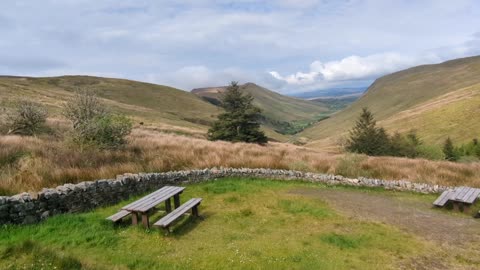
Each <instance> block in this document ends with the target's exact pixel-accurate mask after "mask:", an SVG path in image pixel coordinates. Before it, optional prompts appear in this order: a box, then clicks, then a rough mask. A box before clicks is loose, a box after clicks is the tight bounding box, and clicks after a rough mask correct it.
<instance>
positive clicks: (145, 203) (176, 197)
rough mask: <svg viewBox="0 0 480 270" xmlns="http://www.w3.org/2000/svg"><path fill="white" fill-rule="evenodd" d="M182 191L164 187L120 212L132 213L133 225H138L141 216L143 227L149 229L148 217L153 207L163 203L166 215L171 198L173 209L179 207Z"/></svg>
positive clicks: (169, 207) (179, 188) (181, 188)
mask: <svg viewBox="0 0 480 270" xmlns="http://www.w3.org/2000/svg"><path fill="white" fill-rule="evenodd" d="M184 189H185V188H184V187H174V186H164V187H163V188H161V189H159V190H157V191H155V192H153V193H151V194H149V195H147V196H145V197H143V198H141V199H139V200H137V201H134V202H132V203H131V204H129V205H126V206H124V207H122V210H126V211H129V212H131V213H132V224H133V225H136V224H138V215H141V216H142V224H143V226H144V227H146V228H149V227H150V222H149V215H150V214H152V212H153V210H155V207H156V206H157V205H159V204H161V203H162V202H165V210H166V211H167V213H169V212H171V211H172V203H171V198H172V197H173V204H174V207H175V208H178V207H179V206H180V194H181V193H182V192H183V190H184Z"/></svg>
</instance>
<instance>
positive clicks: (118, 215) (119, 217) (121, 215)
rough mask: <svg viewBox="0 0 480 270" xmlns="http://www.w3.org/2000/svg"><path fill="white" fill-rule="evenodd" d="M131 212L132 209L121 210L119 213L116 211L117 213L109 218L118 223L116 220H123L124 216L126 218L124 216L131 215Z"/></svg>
mask: <svg viewBox="0 0 480 270" xmlns="http://www.w3.org/2000/svg"><path fill="white" fill-rule="evenodd" d="M130 214H131V212H130V211H127V210H120V212H118V213H116V214H114V215H111V216H109V217H108V218H107V219H108V220H111V221H113V222H114V223H116V222H118V221H120V220H122V218H124V217H126V216H128V215H130Z"/></svg>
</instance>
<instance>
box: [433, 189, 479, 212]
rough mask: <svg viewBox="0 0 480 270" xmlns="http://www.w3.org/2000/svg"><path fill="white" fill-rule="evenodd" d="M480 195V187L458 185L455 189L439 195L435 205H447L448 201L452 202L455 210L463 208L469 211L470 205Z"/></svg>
mask: <svg viewBox="0 0 480 270" xmlns="http://www.w3.org/2000/svg"><path fill="white" fill-rule="evenodd" d="M479 196H480V189H478V188H471V187H457V188H455V189H454V190H446V191H444V192H443V193H442V194H441V195H440V197H438V198H437V199H436V200H435V202H433V205H435V206H438V207H443V206H445V205H446V204H447V203H448V202H452V204H453V208H454V209H455V210H460V208H463V210H464V211H469V208H470V206H471V205H472V204H473V203H475V201H476V200H477V199H478V197H479Z"/></svg>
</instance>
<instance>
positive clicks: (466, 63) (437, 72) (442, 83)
mask: <svg viewBox="0 0 480 270" xmlns="http://www.w3.org/2000/svg"><path fill="white" fill-rule="evenodd" d="M479 74H480V56H477V57H470V58H463V59H457V60H452V61H448V62H445V63H442V64H437V65H425V66H418V67H414V68H410V69H407V70H404V71H400V72H396V73H393V74H390V75H387V76H384V77H382V78H380V79H378V80H376V81H375V82H374V83H373V84H372V86H371V87H370V88H369V89H368V91H367V92H366V94H365V95H364V96H362V97H361V98H360V99H359V100H358V101H357V102H355V103H353V104H352V105H351V106H350V107H348V108H347V109H345V110H344V111H341V112H339V113H337V114H335V115H333V116H332V117H331V118H330V119H327V120H324V121H322V122H320V123H318V124H317V125H315V126H313V127H311V128H308V129H306V130H305V131H303V132H302V133H301V134H300V135H301V136H304V137H307V138H309V139H310V140H311V141H313V142H312V143H311V145H312V146H318V147H320V146H325V145H332V144H333V143H335V141H336V139H338V138H339V136H340V135H342V134H345V132H346V131H347V130H348V129H350V128H351V127H352V126H353V124H354V121H355V119H356V118H357V117H358V115H359V112H360V110H361V108H362V107H368V108H369V109H370V110H371V111H372V112H373V113H374V114H375V116H376V118H377V120H387V119H391V122H392V123H391V124H390V125H389V126H387V127H390V128H391V129H393V130H395V128H396V127H399V128H402V126H404V127H406V126H407V124H406V122H403V123H394V122H395V119H396V115H397V114H398V113H400V112H402V111H405V110H408V109H412V108H414V107H415V106H417V105H420V104H425V103H426V102H427V103H428V102H429V101H432V100H433V99H435V98H438V97H440V96H442V95H445V94H448V93H450V92H453V91H457V90H462V89H464V88H466V87H471V86H473V85H476V84H478V83H480V76H479ZM452 106H458V105H452ZM477 116H478V114H472V115H469V117H462V118H459V119H456V121H457V127H458V128H456V129H451V130H450V131H451V132H452V133H450V134H448V135H450V136H451V137H453V138H454V139H457V138H458V139H463V134H464V132H465V131H467V130H469V129H471V127H469V126H467V125H466V124H467V123H466V121H469V120H470V119H471V118H472V117H473V118H475V117H477ZM440 117H441V119H443V118H444V117H449V116H448V115H445V114H441V115H440ZM421 118H423V116H419V117H418V119H419V120H418V121H417V122H416V123H415V124H420V123H423V125H419V126H415V125H410V124H408V126H410V128H417V129H418V130H419V132H420V133H423V135H424V136H425V138H426V139H427V140H428V141H430V140H431V141H430V142H435V141H437V140H438V139H439V137H444V136H446V134H444V133H442V132H443V128H444V124H445V123H447V121H443V120H441V121H435V122H427V120H428V117H426V118H425V119H421ZM469 118H470V119H469ZM398 120H400V118H398ZM412 124H413V123H412ZM476 127H477V128H478V127H479V126H478V125H476ZM420 129H422V130H423V129H425V130H428V133H427V132H423V131H422V130H420ZM474 132H476V133H479V132H480V129H478V130H474Z"/></svg>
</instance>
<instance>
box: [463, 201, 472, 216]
mask: <svg viewBox="0 0 480 270" xmlns="http://www.w3.org/2000/svg"><path fill="white" fill-rule="evenodd" d="M463 212H464V213H467V214H469V213H470V204H466V203H464V204H463Z"/></svg>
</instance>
